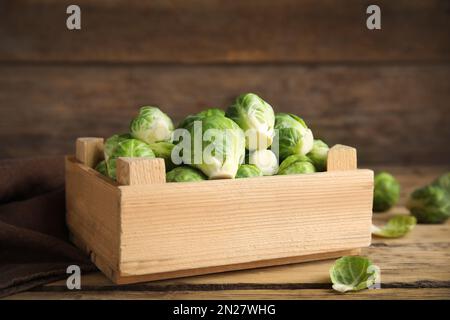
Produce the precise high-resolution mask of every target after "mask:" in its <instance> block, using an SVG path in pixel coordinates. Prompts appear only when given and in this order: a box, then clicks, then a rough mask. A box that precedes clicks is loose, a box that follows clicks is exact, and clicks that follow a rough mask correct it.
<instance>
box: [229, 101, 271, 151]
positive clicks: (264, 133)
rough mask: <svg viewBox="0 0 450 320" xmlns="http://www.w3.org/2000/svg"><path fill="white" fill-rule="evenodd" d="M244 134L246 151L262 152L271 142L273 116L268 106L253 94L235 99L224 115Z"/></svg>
mask: <svg viewBox="0 0 450 320" xmlns="http://www.w3.org/2000/svg"><path fill="white" fill-rule="evenodd" d="M226 115H227V117H228V118H230V119H232V120H234V121H235V122H236V123H237V124H238V125H239V126H240V127H241V129H242V130H243V131H244V132H245V135H246V136H245V147H246V148H247V149H248V150H263V149H267V148H268V147H270V145H271V144H272V142H273V136H274V131H273V127H274V125H275V115H274V112H273V109H272V107H271V106H270V104H268V103H267V102H265V101H264V100H263V99H261V98H260V97H258V96H257V95H256V94H254V93H246V94H242V95H240V96H239V97H237V99H236V101H235V103H234V104H233V105H232V106H230V107H229V108H228V110H227V113H226Z"/></svg>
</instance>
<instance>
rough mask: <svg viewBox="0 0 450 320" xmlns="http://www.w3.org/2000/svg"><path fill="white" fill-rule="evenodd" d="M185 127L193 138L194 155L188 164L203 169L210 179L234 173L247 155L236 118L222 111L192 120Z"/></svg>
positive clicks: (242, 135)
mask: <svg viewBox="0 0 450 320" xmlns="http://www.w3.org/2000/svg"><path fill="white" fill-rule="evenodd" d="M185 129H186V130H187V131H188V132H189V134H190V139H191V152H190V158H191V159H190V163H187V164H189V165H191V166H192V167H195V168H197V169H199V170H201V171H202V172H203V173H204V174H205V175H206V176H207V177H208V178H209V179H232V178H234V177H235V175H236V172H237V170H238V167H239V165H240V164H241V163H242V161H243V159H244V155H245V138H244V133H243V132H242V130H241V128H240V127H239V126H238V125H237V124H236V123H235V122H234V121H233V120H231V119H229V118H226V117H224V116H221V115H210V116H205V117H203V118H201V120H199V121H191V122H189V123H188V124H187V125H186V128H185ZM196 139H201V144H200V150H197V148H196V146H197V145H198V144H199V143H198V140H197V143H196V141H195V140H196ZM196 152H197V154H196ZM198 153H200V154H198ZM183 161H184V162H185V163H186V161H185V160H183Z"/></svg>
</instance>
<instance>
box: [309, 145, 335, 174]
mask: <svg viewBox="0 0 450 320" xmlns="http://www.w3.org/2000/svg"><path fill="white" fill-rule="evenodd" d="M328 150H330V148H329V147H328V145H327V144H326V143H325V142H323V141H322V140H314V143H313V148H312V149H311V151H310V152H309V153H308V154H307V155H306V156H307V157H308V158H309V159H311V161H312V163H313V164H314V167H315V168H316V170H317V171H325V170H326V169H327V157H328Z"/></svg>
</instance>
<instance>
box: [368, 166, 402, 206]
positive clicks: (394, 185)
mask: <svg viewBox="0 0 450 320" xmlns="http://www.w3.org/2000/svg"><path fill="white" fill-rule="evenodd" d="M399 196H400V184H399V183H398V181H397V180H396V179H395V178H394V177H393V176H392V175H391V174H389V173H387V172H380V173H378V174H376V175H375V178H374V191H373V211H374V212H383V211H387V210H389V209H390V208H392V207H393V206H394V205H395V204H396V203H397V201H398V198H399Z"/></svg>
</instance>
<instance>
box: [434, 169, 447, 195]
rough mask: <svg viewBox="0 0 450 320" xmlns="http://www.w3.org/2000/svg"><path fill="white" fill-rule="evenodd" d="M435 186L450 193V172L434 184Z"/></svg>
mask: <svg viewBox="0 0 450 320" xmlns="http://www.w3.org/2000/svg"><path fill="white" fill-rule="evenodd" d="M432 185H433V186H437V187H440V188H442V189H444V190H445V191H447V192H448V193H450V172H448V173H446V174H443V175H442V176H440V177H439V178H437V179H436V180H434V181H433V182H432Z"/></svg>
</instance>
